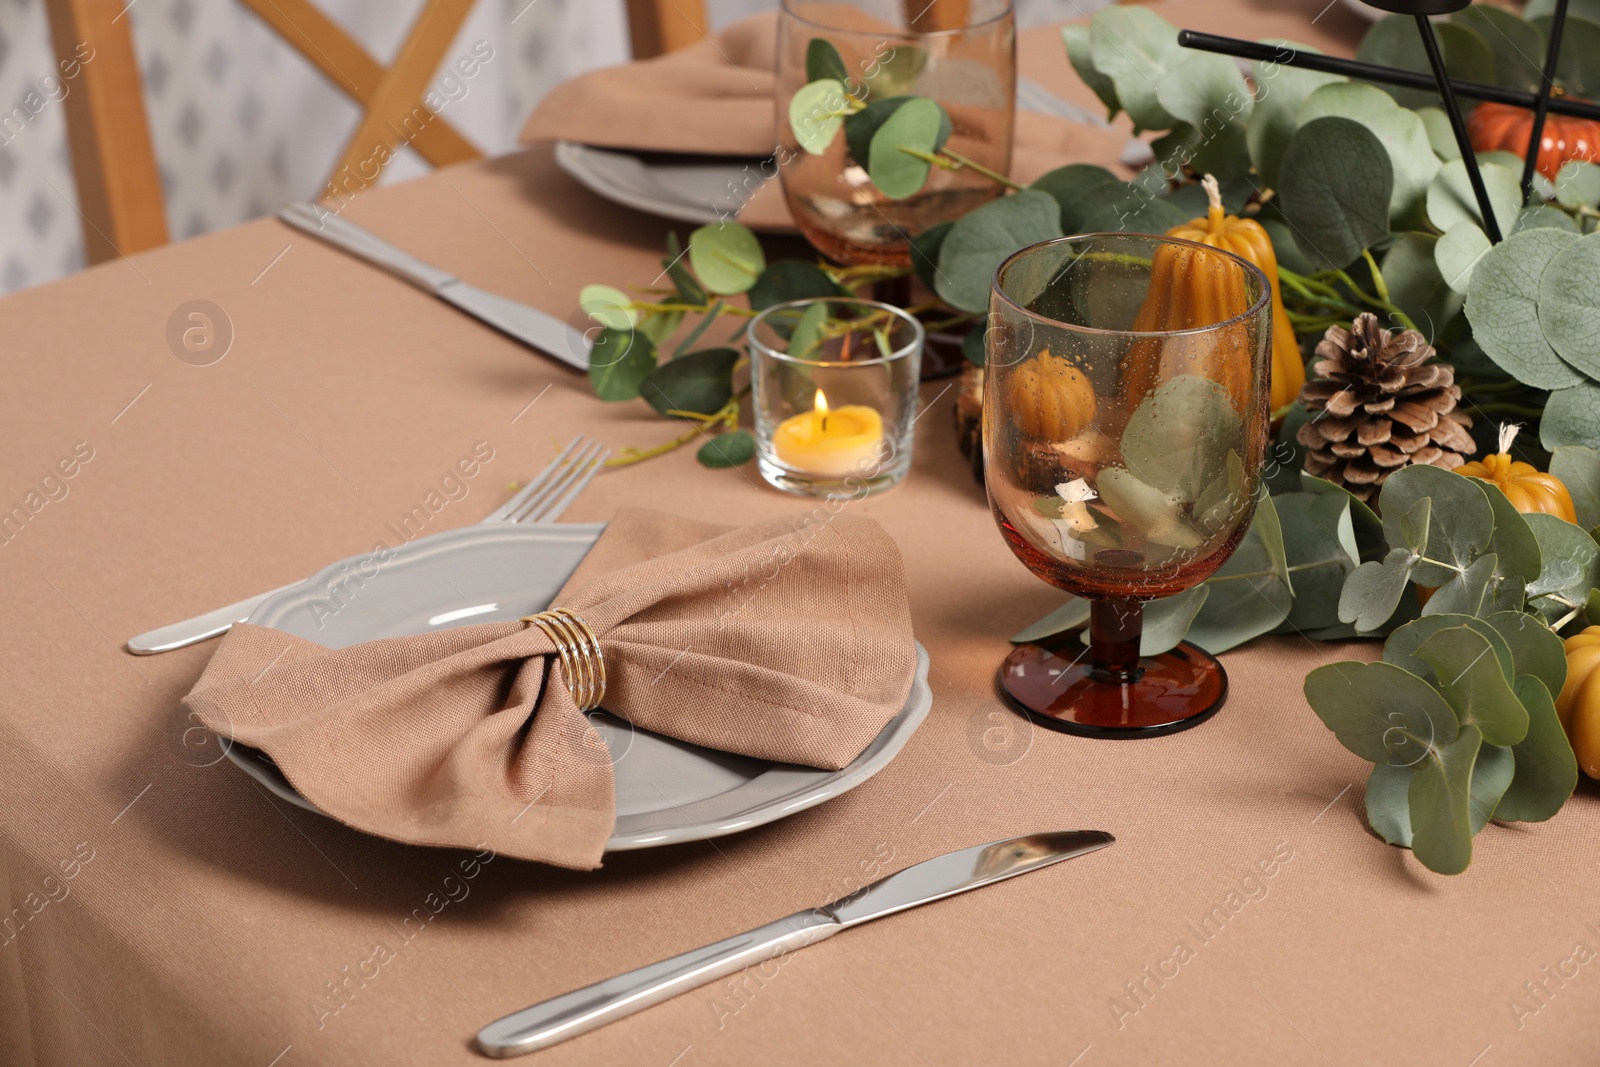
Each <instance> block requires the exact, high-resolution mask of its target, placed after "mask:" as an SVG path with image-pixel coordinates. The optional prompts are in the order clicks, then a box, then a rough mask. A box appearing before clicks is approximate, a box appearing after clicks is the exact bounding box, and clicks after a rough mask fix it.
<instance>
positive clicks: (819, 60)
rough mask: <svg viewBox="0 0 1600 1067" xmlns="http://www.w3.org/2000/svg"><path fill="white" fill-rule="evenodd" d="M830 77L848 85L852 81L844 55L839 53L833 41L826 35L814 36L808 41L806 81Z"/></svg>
mask: <svg viewBox="0 0 1600 1067" xmlns="http://www.w3.org/2000/svg"><path fill="white" fill-rule="evenodd" d="M828 79H831V80H833V81H836V82H838V83H840V84H841V85H847V84H849V82H850V68H849V67H847V66H845V64H844V56H841V55H840V54H839V50H838V49H837V48H835V47H834V46H833V42H832V41H829V40H828V39H827V38H825V37H813V38H811V40H810V41H808V42H806V81H808V82H819V81H824V80H828Z"/></svg>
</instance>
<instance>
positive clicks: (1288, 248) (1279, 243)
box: [1250, 119, 1317, 274]
mask: <svg viewBox="0 0 1600 1067" xmlns="http://www.w3.org/2000/svg"><path fill="white" fill-rule="evenodd" d="M1257 121H1258V122H1259V121H1260V120H1259V119H1258V120H1257ZM1250 128H1251V129H1255V125H1254V124H1253V123H1252V124H1251V127H1250ZM1285 143H1286V144H1287V142H1285ZM1256 221H1257V222H1258V223H1260V224H1261V228H1262V229H1263V230H1266V231H1267V236H1268V237H1270V238H1272V251H1273V252H1274V253H1275V254H1276V255H1277V259H1278V265H1279V266H1280V267H1287V268H1288V269H1289V270H1292V271H1294V272H1295V273H1296V274H1310V273H1311V272H1312V271H1314V270H1316V269H1317V264H1316V263H1313V262H1312V261H1311V257H1310V256H1308V255H1306V253H1305V252H1304V251H1302V250H1301V248H1300V242H1299V240H1298V239H1297V238H1296V237H1295V234H1294V231H1293V230H1291V229H1290V228H1289V224H1288V223H1287V222H1284V221H1283V220H1282V219H1280V218H1277V217H1276V216H1273V215H1267V214H1264V213H1263V214H1261V215H1257V216H1256Z"/></svg>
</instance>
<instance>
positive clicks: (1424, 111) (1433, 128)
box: [1416, 107, 1461, 163]
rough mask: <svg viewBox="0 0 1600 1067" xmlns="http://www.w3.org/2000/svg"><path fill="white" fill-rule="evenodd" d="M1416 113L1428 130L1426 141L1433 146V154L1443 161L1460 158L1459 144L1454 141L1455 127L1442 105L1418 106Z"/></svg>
mask: <svg viewBox="0 0 1600 1067" xmlns="http://www.w3.org/2000/svg"><path fill="white" fill-rule="evenodd" d="M1416 114H1417V117H1418V118H1419V119H1421V120H1422V125H1423V126H1424V127H1426V128H1427V131H1428V143H1429V144H1430V145H1432V146H1433V154H1434V155H1436V156H1438V157H1439V159H1440V160H1441V161H1443V162H1446V163H1448V162H1449V161H1450V160H1452V159H1460V158H1461V146H1460V145H1459V144H1457V143H1456V131H1455V128H1454V127H1452V126H1451V125H1450V116H1449V115H1447V114H1445V110H1444V108H1442V107H1419V108H1417V109H1416Z"/></svg>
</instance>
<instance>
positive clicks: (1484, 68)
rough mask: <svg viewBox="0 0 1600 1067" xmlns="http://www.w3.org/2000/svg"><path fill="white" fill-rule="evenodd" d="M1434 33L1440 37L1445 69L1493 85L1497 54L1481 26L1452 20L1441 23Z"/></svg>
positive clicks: (1460, 78) (1455, 76)
mask: <svg viewBox="0 0 1600 1067" xmlns="http://www.w3.org/2000/svg"><path fill="white" fill-rule="evenodd" d="M1433 32H1434V35H1435V36H1436V37H1438V39H1439V49H1440V51H1442V52H1443V53H1444V66H1445V70H1446V71H1447V72H1448V73H1449V74H1450V77H1451V78H1453V79H1455V80H1456V81H1469V82H1477V83H1479V84H1480V85H1483V84H1493V82H1494V77H1495V66H1494V54H1493V53H1492V52H1491V51H1490V50H1489V45H1488V42H1486V41H1485V40H1484V39H1483V34H1482V33H1480V32H1479V31H1478V28H1477V27H1475V26H1473V25H1472V24H1471V23H1468V22H1461V21H1459V20H1452V21H1450V22H1440V23H1437V24H1436V25H1435V26H1434V27H1433Z"/></svg>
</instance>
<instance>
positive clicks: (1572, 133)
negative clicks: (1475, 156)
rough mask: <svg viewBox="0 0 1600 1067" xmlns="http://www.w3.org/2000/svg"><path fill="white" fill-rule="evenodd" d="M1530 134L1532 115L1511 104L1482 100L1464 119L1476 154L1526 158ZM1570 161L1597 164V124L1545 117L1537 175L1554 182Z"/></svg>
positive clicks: (1599, 140)
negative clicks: (1507, 153)
mask: <svg viewBox="0 0 1600 1067" xmlns="http://www.w3.org/2000/svg"><path fill="white" fill-rule="evenodd" d="M1531 133H1533V112H1531V111H1529V110H1527V109H1526V108H1520V107H1513V106H1512V105H1510V104H1496V103H1492V102H1490V101H1485V102H1483V103H1481V104H1479V105H1478V106H1477V108H1476V109H1475V110H1474V111H1473V112H1472V117H1471V118H1470V119H1468V120H1467V137H1468V139H1469V140H1470V141H1471V142H1472V147H1473V148H1475V149H1476V150H1477V151H1479V152H1497V151H1500V152H1511V153H1513V154H1515V155H1517V156H1519V157H1521V158H1523V159H1526V158H1527V153H1528V136H1529V135H1530V134H1531ZM1571 159H1577V160H1581V161H1583V162H1585V163H1595V162H1600V122H1596V121H1595V120H1594V119H1580V118H1574V117H1573V116H1570V115H1555V114H1546V115H1545V117H1544V130H1543V131H1542V133H1541V139H1540V141H1539V161H1538V164H1537V166H1538V169H1539V173H1540V174H1543V175H1544V176H1545V177H1546V178H1549V179H1551V180H1552V181H1553V180H1554V179H1555V176H1556V173H1557V172H1558V171H1560V170H1561V164H1563V163H1565V162H1567V161H1568V160H1571Z"/></svg>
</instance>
